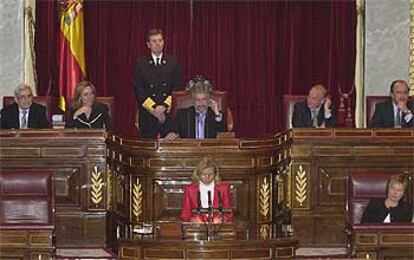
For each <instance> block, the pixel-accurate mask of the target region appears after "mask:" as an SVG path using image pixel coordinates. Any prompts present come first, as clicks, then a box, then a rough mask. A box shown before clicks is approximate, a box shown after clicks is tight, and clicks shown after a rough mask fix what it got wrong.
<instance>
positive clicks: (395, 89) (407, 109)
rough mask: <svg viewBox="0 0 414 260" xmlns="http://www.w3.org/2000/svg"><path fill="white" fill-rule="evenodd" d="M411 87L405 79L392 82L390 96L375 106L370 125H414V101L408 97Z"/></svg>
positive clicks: (390, 126)
mask: <svg viewBox="0 0 414 260" xmlns="http://www.w3.org/2000/svg"><path fill="white" fill-rule="evenodd" d="M408 93H409V88H408V84H407V82H405V81H404V80H395V81H393V82H392V83H391V87H390V98H389V99H388V100H387V101H385V102H381V103H378V104H377V105H376V106H375V111H374V115H373V116H372V119H371V121H370V123H369V127H389V128H392V127H395V128H399V127H413V126H414V117H413V113H414V102H413V101H412V100H409V98H408Z"/></svg>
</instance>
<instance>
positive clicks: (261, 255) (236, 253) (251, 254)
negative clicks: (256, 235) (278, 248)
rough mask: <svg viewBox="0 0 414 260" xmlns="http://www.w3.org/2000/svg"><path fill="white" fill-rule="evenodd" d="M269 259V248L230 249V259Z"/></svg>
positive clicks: (270, 255)
mask: <svg viewBox="0 0 414 260" xmlns="http://www.w3.org/2000/svg"><path fill="white" fill-rule="evenodd" d="M251 258H256V259H271V258H272V249H271V248H257V249H243V248H239V249H235V250H232V251H231V259H251Z"/></svg>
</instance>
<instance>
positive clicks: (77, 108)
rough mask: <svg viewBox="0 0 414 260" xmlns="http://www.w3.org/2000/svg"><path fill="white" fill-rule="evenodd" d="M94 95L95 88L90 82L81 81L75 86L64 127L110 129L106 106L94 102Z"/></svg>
mask: <svg viewBox="0 0 414 260" xmlns="http://www.w3.org/2000/svg"><path fill="white" fill-rule="evenodd" d="M95 97H96V89H95V87H94V86H93V84H92V83H91V82H89V81H82V82H80V83H79V84H78V85H77V86H76V88H75V93H74V97H73V100H74V102H73V108H72V109H71V111H70V114H69V118H67V120H66V125H65V128H90V129H92V128H106V129H110V126H111V125H110V118H109V114H108V106H107V105H105V104H102V103H98V102H95Z"/></svg>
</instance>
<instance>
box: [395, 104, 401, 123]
mask: <svg viewBox="0 0 414 260" xmlns="http://www.w3.org/2000/svg"><path fill="white" fill-rule="evenodd" d="M394 123H395V124H394V125H395V127H400V126H401V109H399V108H398V110H397V114H396V115H395V122H394Z"/></svg>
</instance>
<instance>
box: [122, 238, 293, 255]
mask: <svg viewBox="0 0 414 260" xmlns="http://www.w3.org/2000/svg"><path fill="white" fill-rule="evenodd" d="M297 242H298V241H297V240H296V239H268V240H258V239H250V240H225V241H185V240H157V239H155V240H134V239H123V240H120V241H119V253H118V257H119V259H188V260H189V259H197V260H198V259H214V260H219V259H226V260H227V259H263V260H264V259H294V258H295V247H296V245H297Z"/></svg>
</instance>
